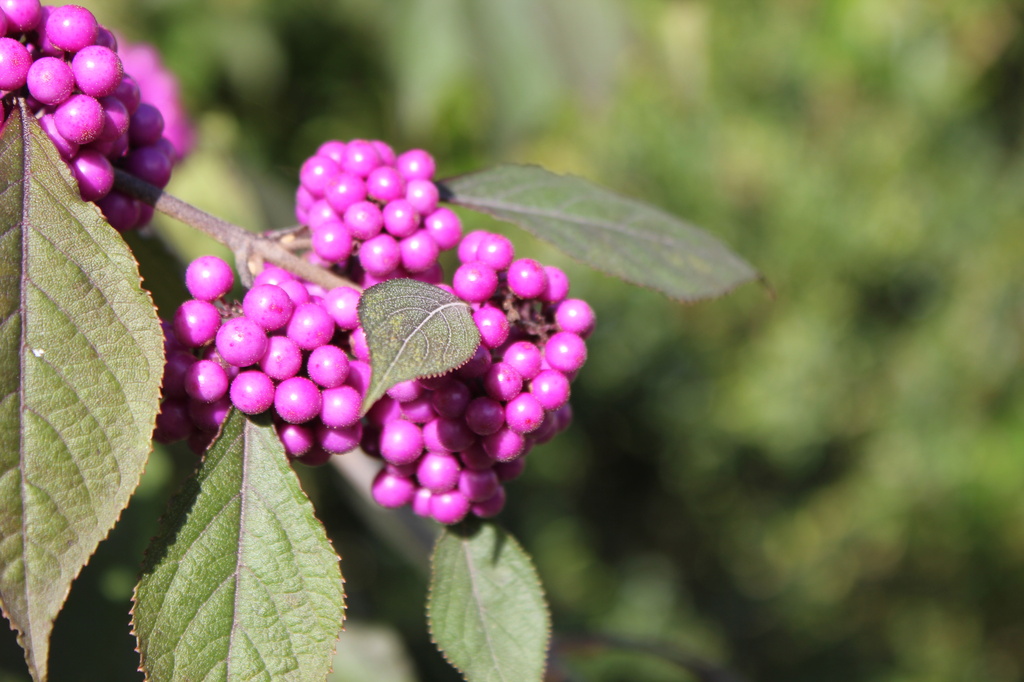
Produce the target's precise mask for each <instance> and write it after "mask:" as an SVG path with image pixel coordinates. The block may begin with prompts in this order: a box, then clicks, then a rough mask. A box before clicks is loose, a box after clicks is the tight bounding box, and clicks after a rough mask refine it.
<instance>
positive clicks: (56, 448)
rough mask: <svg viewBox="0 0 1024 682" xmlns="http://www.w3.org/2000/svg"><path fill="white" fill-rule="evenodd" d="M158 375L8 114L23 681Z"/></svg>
mask: <svg viewBox="0 0 1024 682" xmlns="http://www.w3.org/2000/svg"><path fill="white" fill-rule="evenodd" d="M162 374H163V334H162V332H161V330H160V326H159V322H158V321H157V317H156V313H155V311H154V309H153V304H152V301H151V300H150V298H149V295H148V294H147V292H145V291H144V290H143V289H142V287H141V286H140V284H139V271H138V267H137V265H136V263H135V260H134V259H133V258H132V255H131V253H130V252H129V250H128V248H127V247H126V246H125V243H124V241H123V240H122V239H121V238H120V237H119V236H118V234H117V233H116V232H115V231H114V230H113V228H111V227H110V226H109V225H107V224H106V223H105V222H104V221H103V219H102V218H101V217H100V214H99V211H98V210H97V209H96V207H95V206H94V205H93V204H86V203H84V202H82V201H81V199H80V198H79V195H78V189H77V186H76V185H75V182H74V180H73V179H72V177H71V173H70V171H69V170H68V167H67V165H66V164H65V163H64V162H63V161H62V160H61V158H60V156H59V155H58V154H57V150H56V149H55V148H54V147H53V144H52V143H51V142H50V140H49V138H47V136H46V134H45V133H44V132H43V131H42V130H41V129H40V127H39V125H38V123H36V120H35V118H34V117H33V116H32V115H31V113H29V112H28V110H27V109H26V107H25V105H24V103H21V102H19V103H18V105H17V106H16V107H15V108H14V110H13V111H12V112H11V114H10V115H9V116H8V118H7V121H6V126H5V128H4V131H3V134H2V136H0V509H2V510H3V511H2V512H0V606H2V608H3V612H4V615H5V616H6V617H7V618H8V619H9V620H10V622H11V625H12V626H13V627H14V628H16V629H17V630H18V631H19V632H20V635H19V637H18V639H19V642H20V644H21V646H22V648H23V649H24V650H25V659H26V661H27V663H28V667H29V670H30V672H31V674H32V676H33V677H34V678H35V679H36V680H43V679H45V678H46V675H47V657H48V655H49V639H50V633H51V631H52V629H53V621H54V619H55V618H56V617H57V614H58V613H59V612H60V610H61V607H62V606H63V604H64V601H65V599H66V598H67V595H68V590H69V589H70V587H71V582H72V581H73V580H74V579H75V577H76V576H77V575H78V573H79V571H80V570H81V569H82V567H83V566H84V565H85V564H86V562H87V561H88V560H89V557H90V556H91V555H92V553H93V552H94V551H95V550H96V545H98V544H99V542H100V540H102V539H103V538H104V537H105V536H106V535H107V533H108V532H109V531H110V529H111V528H112V527H113V525H114V523H115V522H116V521H117V518H118V516H119V515H120V513H121V510H122V509H124V507H125V506H126V505H127V504H128V498H129V497H130V496H131V494H132V492H133V491H134V490H135V487H136V486H137V485H138V483H139V477H140V476H141V474H142V470H143V468H144V466H145V463H146V458H147V456H148V454H149V451H150V445H151V441H150V437H151V435H152V433H153V424H154V421H155V419H156V412H157V407H158V402H159V396H160V380H161V376H162Z"/></svg>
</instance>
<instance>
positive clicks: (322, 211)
mask: <svg viewBox="0 0 1024 682" xmlns="http://www.w3.org/2000/svg"><path fill="white" fill-rule="evenodd" d="M337 220H340V218H339V217H338V212H337V211H335V210H334V209H333V208H331V205H330V204H329V203H328V202H327V200H325V199H317V200H316V201H314V202H313V203H312V204H310V206H309V210H307V211H306V224H307V225H309V228H310V229H311V230H314V231H315V230H317V229H318V228H319V227H320V226H321V225H324V224H326V223H331V222H335V221H337Z"/></svg>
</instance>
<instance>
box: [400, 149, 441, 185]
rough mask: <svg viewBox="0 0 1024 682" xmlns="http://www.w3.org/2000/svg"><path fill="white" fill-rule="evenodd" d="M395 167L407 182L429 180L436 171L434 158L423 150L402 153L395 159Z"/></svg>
mask: <svg viewBox="0 0 1024 682" xmlns="http://www.w3.org/2000/svg"><path fill="white" fill-rule="evenodd" d="M395 166H396V167H397V168H398V172H399V173H401V174H402V177H404V178H405V179H406V180H429V179H430V178H432V177H434V171H435V170H436V164H435V163H434V157H433V156H431V155H430V153H429V152H426V151H424V150H422V149H410V150H409V151H407V152H402V153H401V154H399V155H398V158H397V159H395Z"/></svg>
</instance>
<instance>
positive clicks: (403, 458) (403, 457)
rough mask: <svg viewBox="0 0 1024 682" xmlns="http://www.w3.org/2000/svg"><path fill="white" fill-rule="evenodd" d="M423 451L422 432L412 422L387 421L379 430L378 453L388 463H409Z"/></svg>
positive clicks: (402, 420)
mask: <svg viewBox="0 0 1024 682" xmlns="http://www.w3.org/2000/svg"><path fill="white" fill-rule="evenodd" d="M422 452H423V432H422V431H421V430H420V428H419V427H418V426H416V425H415V424H413V423H412V422H408V421H405V420H404V419H398V420H395V421H392V422H388V423H387V424H385V425H384V428H383V429H381V432H380V455H381V457H383V458H384V461H386V462H388V463H389V464H410V463H412V462H415V461H416V460H417V459H418V458H419V456H420V454H421V453H422Z"/></svg>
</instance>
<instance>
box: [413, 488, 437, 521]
mask: <svg viewBox="0 0 1024 682" xmlns="http://www.w3.org/2000/svg"><path fill="white" fill-rule="evenodd" d="M433 496H434V493H432V492H430V491H429V490H427V489H426V488H420V489H419V490H417V491H416V496H415V497H413V498H412V512H413V513H414V514H416V516H422V517H429V516H430V500H431V498H432V497H433Z"/></svg>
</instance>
